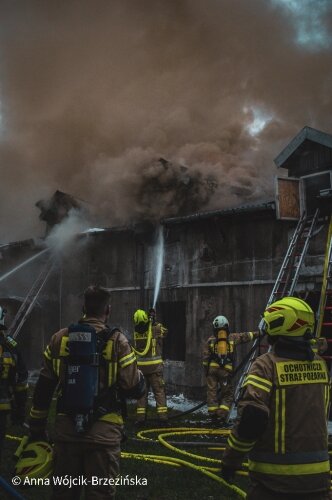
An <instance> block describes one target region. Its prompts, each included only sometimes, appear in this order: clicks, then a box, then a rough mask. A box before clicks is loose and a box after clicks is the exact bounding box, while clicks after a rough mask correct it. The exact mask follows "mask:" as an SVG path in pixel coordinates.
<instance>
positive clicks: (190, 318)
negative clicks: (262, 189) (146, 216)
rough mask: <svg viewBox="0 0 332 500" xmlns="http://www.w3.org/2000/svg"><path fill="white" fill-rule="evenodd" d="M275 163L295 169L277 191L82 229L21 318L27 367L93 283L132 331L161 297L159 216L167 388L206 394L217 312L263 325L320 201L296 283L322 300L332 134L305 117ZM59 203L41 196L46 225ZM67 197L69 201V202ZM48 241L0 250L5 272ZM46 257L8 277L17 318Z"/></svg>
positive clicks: (250, 325) (4, 287) (5, 287)
mask: <svg viewBox="0 0 332 500" xmlns="http://www.w3.org/2000/svg"><path fill="white" fill-rule="evenodd" d="M275 163H276V165H277V167H278V168H280V169H283V170H284V171H288V176H282V177H281V178H280V179H279V180H278V182H277V189H276V199H275V200H270V201H266V202H262V203H257V204H252V205H245V206H238V207H236V208H232V209H220V210H210V211H206V212H196V213H192V214H188V215H184V216H174V217H167V218H163V219H162V220H160V221H159V222H158V224H157V223H156V221H155V220H154V221H153V222H151V221H149V222H141V223H136V224H132V225H130V226H122V227H111V228H106V229H102V230H90V231H88V232H85V233H81V234H80V235H79V236H78V237H77V238H76V239H75V240H73V241H72V242H71V244H70V246H67V248H66V250H65V251H63V252H62V253H61V254H60V255H58V258H57V262H56V263H55V264H54V266H55V267H54V268H53V269H52V272H51V274H50V276H49V278H48V281H47V282H45V284H43V288H42V290H41V291H40V293H39V294H38V298H37V300H36V301H35V305H34V307H33V308H32V311H31V314H30V315H29V317H28V319H27V321H26V322H25V323H24V324H23V325H22V329H21V331H20V336H19V341H20V342H21V343H22V346H23V349H24V350H26V351H27V352H28V354H27V360H28V364H29V368H31V369H32V368H37V367H38V365H39V364H40V359H41V355H42V351H43V348H44V345H45V343H46V342H47V340H48V338H49V337H50V335H51V334H52V333H54V332H55V331H56V330H58V329H59V328H60V327H63V326H66V325H68V324H69V323H70V322H72V321H73V320H74V319H75V318H77V317H79V316H80V313H81V301H82V291H83V290H84V288H85V287H86V286H87V285H89V284H91V283H95V284H99V285H102V286H104V287H107V288H109V289H110V290H111V292H112V314H111V320H110V323H111V324H112V325H117V326H120V327H121V328H122V329H123V331H124V332H125V333H126V335H127V336H128V337H131V334H132V329H133V325H132V315H133V312H134V311H135V310H136V309H137V308H148V307H149V306H150V305H151V304H152V301H153V294H154V287H155V260H156V259H155V247H156V235H157V233H158V231H157V229H158V227H159V223H160V225H161V226H162V228H163V238H164V260H163V267H162V278H161V287H160V292H159V296H158V301H157V315H158V317H159V319H160V320H161V321H162V322H163V323H164V324H165V325H167V327H168V329H169V335H168V337H167V339H166V340H165V346H164V354H165V377H166V381H167V384H168V387H169V388H170V389H171V390H174V391H185V392H187V393H191V394H195V395H198V394H199V393H200V392H201V389H202V387H203V386H204V384H205V378H204V374H203V370H202V369H201V366H202V360H201V350H202V345H203V343H204V341H205V339H206V338H207V337H208V336H209V334H210V330H211V323H212V320H213V318H214V317H215V316H216V315H218V314H224V315H225V316H227V318H228V319H229V322H230V327H231V330H232V331H245V330H252V329H256V328H257V324H258V322H259V318H260V315H261V313H262V312H263V310H264V308H265V305H266V303H267V299H268V297H269V295H270V293H271V289H272V287H273V285H274V284H275V282H276V278H277V276H278V271H279V269H280V267H281V265H282V262H283V260H284V257H285V254H286V252H287V249H288V248H289V244H290V241H291V237H292V235H293V233H294V228H295V227H296V226H297V221H298V219H299V218H300V217H301V216H302V214H303V213H304V212H305V213H307V214H313V213H316V210H317V208H319V214H318V216H317V220H316V226H315V228H314V230H313V232H312V234H311V237H310V242H309V241H308V243H310V246H309V249H308V253H307V255H306V256H305V260H304V262H303V265H302V268H301V273H300V275H299V279H298V280H297V286H296V293H297V294H298V295H299V296H300V297H302V298H304V299H306V300H308V302H309V303H310V304H311V305H312V307H313V308H314V309H315V310H317V309H318V307H319V301H320V296H321V289H322V280H323V278H322V276H323V268H324V262H325V248H326V240H327V234H328V223H329V217H330V215H331V212H332V210H331V197H332V196H331V188H332V136H331V135H329V134H325V133H323V132H320V131H317V130H314V129H311V128H309V127H305V128H304V129H303V130H302V131H301V132H300V133H299V134H298V135H297V136H296V137H295V138H294V139H293V140H292V141H291V142H290V143H289V144H288V146H287V147H286V148H285V149H284V150H283V151H282V152H281V153H280V154H279V155H278V156H277V158H276V160H275ZM184 175H185V173H184ZM58 201H59V195H57V196H56V195H55V196H54V197H53V202H55V203H53V202H52V203H51V205H50V204H47V206H46V205H45V204H44V203H43V204H41V205H40V208H41V209H42V217H43V218H44V219H45V220H46V222H47V223H48V224H49V223H50V217H51V219H52V221H54V220H56V221H58V213H57V210H55V209H54V207H56V206H57V203H58ZM67 201H68V199H67V198H66V203H67ZM59 205H60V207H61V210H62V209H63V207H62V204H61V200H60V203H59ZM68 207H69V206H67V208H68ZM56 208H57V207H56ZM74 208H77V207H74ZM68 209H69V208H68ZM61 210H60V211H61ZM67 212H68V210H67ZM49 216H50V217H49ZM40 244H41V243H40V242H39V243H36V242H35V241H33V240H28V241H23V242H19V243H15V244H9V245H7V246H5V247H2V248H0V251H1V260H0V269H1V274H3V273H6V272H7V271H8V270H9V269H11V268H13V267H14V266H15V265H16V264H17V263H19V262H22V261H24V260H25V259H27V258H29V257H31V256H33V255H35V254H36V252H37V251H39V250H40V249H39V246H38V245H40ZM49 265H50V263H49V261H48V254H47V253H46V254H43V255H40V257H38V258H37V259H35V260H34V261H33V262H32V263H31V265H30V264H29V265H28V266H25V267H24V269H21V270H20V271H18V272H17V273H15V274H13V275H11V276H10V277H8V278H7V279H6V280H3V281H0V288H1V293H0V296H1V297H0V298H1V300H2V301H3V302H5V305H6V308H7V309H8V310H9V315H10V316H9V317H8V319H9V321H10V320H11V319H12V318H13V317H14V316H15V314H16V313H17V311H18V309H19V306H20V304H22V303H23V302H24V300H25V297H26V296H27V295H28V294H29V291H30V289H31V286H32V285H33V283H34V281H35V280H36V277H37V272H40V270H41V269H42V268H43V267H44V269H49V267H48V266H49ZM52 265H53V264H52ZM45 273H46V271H45ZM44 276H46V274H45V275H44ZM40 284H42V279H41V281H40ZM280 293H281V292H280ZM33 296H34V295H33V293H32V295H31V297H33ZM29 300H31V299H29Z"/></svg>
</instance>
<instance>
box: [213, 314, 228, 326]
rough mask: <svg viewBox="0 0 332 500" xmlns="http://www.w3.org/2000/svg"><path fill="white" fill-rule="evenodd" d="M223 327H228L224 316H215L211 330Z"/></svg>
mask: <svg viewBox="0 0 332 500" xmlns="http://www.w3.org/2000/svg"><path fill="white" fill-rule="evenodd" d="M225 326H228V319H227V318H226V316H217V317H216V318H214V320H213V328H216V329H217V328H219V329H221V328H225Z"/></svg>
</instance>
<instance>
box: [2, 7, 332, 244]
mask: <svg viewBox="0 0 332 500" xmlns="http://www.w3.org/2000/svg"><path fill="white" fill-rule="evenodd" d="M297 4H298V2H296V1H295V0H294V1H293V2H292V3H289V2H288V3H287V2H285V1H284V0H251V1H250V2H248V0H232V1H229V0H206V1H205V2H202V1H201V0H168V1H167V2H165V1H164V0H140V1H136V0H112V2H110V1H108V0H98V2H95V1H93V0H49V1H48V2H44V1H42V0H33V1H25V2H20V1H18V0H2V1H1V3H0V15H1V19H2V20H5V22H3V23H2V27H1V31H0V55H1V59H0V60H1V64H0V103H1V108H0V120H1V121H0V161H1V183H0V196H1V202H2V203H1V211H0V242H2V243H4V242H6V241H10V240H13V239H18V238H25V237H29V236H30V235H40V234H42V232H43V231H42V228H41V226H40V222H38V210H37V209H36V208H35V206H34V204H35V202H36V201H37V200H39V199H41V198H47V197H48V196H50V195H51V194H52V193H53V192H54V191H55V190H56V189H59V190H61V191H64V192H67V193H70V194H72V195H73V196H76V197H79V198H81V199H83V200H85V201H86V202H88V203H89V204H90V206H91V209H92V211H93V212H94V216H95V224H103V225H106V226H111V225H113V224H119V223H127V222H131V221H132V220H135V219H137V218H140V217H145V216H148V217H152V218H153V217H154V218H158V217H160V216H165V215H176V214H181V213H185V212H188V211H190V210H197V209H200V208H203V207H205V208H207V209H211V208H223V207H229V206H234V205H238V204H241V203H252V202H256V201H261V200H270V199H271V198H272V197H273V175H274V173H275V171H274V168H273V158H274V157H275V156H276V155H277V154H278V153H279V152H280V150H281V149H282V148H283V147H284V146H285V145H286V144H287V143H288V142H289V140H290V139H292V137H293V136H294V135H295V134H296V133H297V132H298V131H299V130H300V129H301V128H302V127H303V126H304V125H309V126H312V127H316V128H318V129H321V130H324V131H326V132H332V124H331V116H332V114H331V111H332V109H331V108H332V106H331V99H332V97H331V92H330V89H331V81H332V64H331V62H332V61H331V40H330V39H329V38H328V33H329V32H330V27H331V20H332V15H331V13H332V5H331V3H329V2H325V1H324V0H315V2H312V1H310V0H302V2H300V4H301V6H302V7H301V17H300V18H299V17H296V15H297V14H296V10H293V11H292V12H291V11H290V10H289V9H290V6H291V5H292V6H293V7H294V6H296V5H297ZM313 12H314V13H315V16H314V17H315V22H314V23H311V24H310V23H309V22H307V21H308V20H309V19H312V16H311V17H310V15H311V13H313ZM320 14H322V15H321V16H320ZM300 29H301V30H300ZM299 30H300V31H299ZM317 31H320V36H319V37H318V36H316V35H317ZM314 35H315V36H314ZM262 117H263V118H262ZM160 158H166V159H167V160H168V163H167V164H165V163H163V161H160V160H159V159H160ZM182 167H185V169H183V168H182Z"/></svg>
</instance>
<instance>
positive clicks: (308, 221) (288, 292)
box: [233, 209, 332, 406]
mask: <svg viewBox="0 0 332 500" xmlns="http://www.w3.org/2000/svg"><path fill="white" fill-rule="evenodd" d="M318 215H319V209H317V210H316V212H315V213H314V215H309V216H307V215H306V213H305V212H304V213H303V214H302V216H301V218H300V220H299V222H298V224H297V226H296V229H295V231H294V234H293V236H292V239H291V242H290V244H289V246H288V250H287V252H286V255H285V258H284V260H283V263H282V265H281V268H280V271H279V274H278V276H277V278H276V282H275V284H274V286H273V289H272V292H271V294H270V297H269V299H268V301H267V304H266V308H267V307H268V306H269V305H270V304H272V302H275V301H276V300H279V299H281V298H282V297H290V296H292V295H293V293H294V290H295V287H296V284H297V281H298V278H299V274H300V269H301V266H302V264H303V262H304V258H305V256H306V253H307V251H308V247H309V242H310V239H311V237H312V235H313V233H314V230H315V227H316V225H317V221H318ZM331 298H332V297H331ZM262 326H263V320H261V321H260V323H259V326H258V328H259V330H261V329H262ZM331 341H332V336H331ZM255 346H256V349H253V352H252V354H251V356H250V358H249V359H248V362H247V364H246V366H245V367H244V370H243V372H242V375H241V377H240V379H239V381H238V383H237V386H236V389H235V395H234V402H235V403H237V401H238V399H239V396H240V391H241V387H242V385H243V382H244V378H245V376H246V374H247V373H248V371H249V369H250V367H251V365H252V363H253V361H254V359H255V358H256V356H257V348H259V347H260V339H259V338H258V339H256V340H255V342H254V345H253V347H255ZM233 406H234V404H233Z"/></svg>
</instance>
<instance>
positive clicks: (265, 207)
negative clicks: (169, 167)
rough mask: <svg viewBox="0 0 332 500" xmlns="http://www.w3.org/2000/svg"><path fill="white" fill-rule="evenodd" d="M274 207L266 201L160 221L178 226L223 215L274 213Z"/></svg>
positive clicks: (272, 203)
mask: <svg viewBox="0 0 332 500" xmlns="http://www.w3.org/2000/svg"><path fill="white" fill-rule="evenodd" d="M275 209H276V205H275V202H274V201H268V202H265V203H258V204H256V205H242V206H240V207H235V208H225V209H222V210H209V211H207V212H198V213H196V214H191V215H184V216H181V217H169V218H167V219H162V221H161V223H162V224H165V225H168V224H178V223H181V222H193V221H196V220H201V219H209V218H210V217H216V216H220V215H221V216H224V215H240V214H243V213H249V212H261V211H275Z"/></svg>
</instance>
